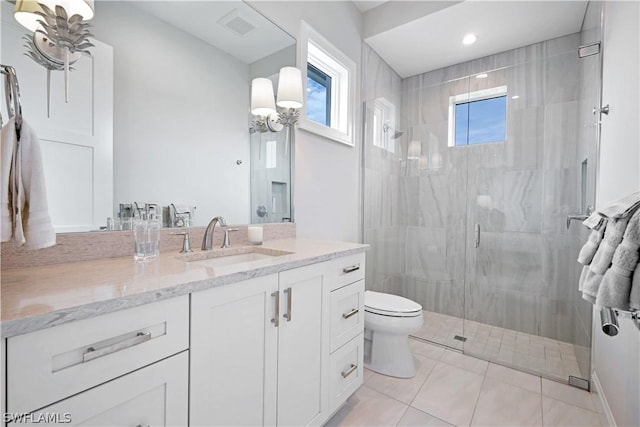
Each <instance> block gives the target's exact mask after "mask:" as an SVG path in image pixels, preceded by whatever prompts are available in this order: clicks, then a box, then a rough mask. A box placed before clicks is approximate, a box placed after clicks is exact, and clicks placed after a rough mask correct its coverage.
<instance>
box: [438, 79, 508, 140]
mask: <svg viewBox="0 0 640 427" xmlns="http://www.w3.org/2000/svg"><path fill="white" fill-rule="evenodd" d="M507 95H508V93H507V86H506V85H505V86H496V87H492V88H488V89H480V90H476V91H473V92H467V93H461V94H459V95H453V96H450V97H449V134H448V144H447V145H448V146H449V147H468V146H472V145H482V144H491V143H495V142H504V141H506V139H507V123H508V120H507V117H506V112H508V111H509V97H508V96H507ZM503 96H504V97H506V98H505V100H506V103H505V109H506V111H505V119H504V129H505V135H504V137H505V139H504V140H502V141H489V142H483V143H481V144H469V143H467V144H464V145H456V106H458V105H460V104H468V103H471V102H475V101H483V100H486V99H493V98H500V97H503Z"/></svg>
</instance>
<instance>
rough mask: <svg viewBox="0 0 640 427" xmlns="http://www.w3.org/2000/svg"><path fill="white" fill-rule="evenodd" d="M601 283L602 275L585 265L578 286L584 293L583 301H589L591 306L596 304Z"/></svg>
mask: <svg viewBox="0 0 640 427" xmlns="http://www.w3.org/2000/svg"><path fill="white" fill-rule="evenodd" d="M601 282H602V274H596V273H594V272H593V271H591V269H590V268H589V266H588V265H585V266H584V267H583V268H582V273H581V274H580V282H579V285H578V289H579V290H580V292H582V299H583V300H585V301H589V302H590V303H591V304H595V303H596V297H597V296H598V289H599V288H600V283H601Z"/></svg>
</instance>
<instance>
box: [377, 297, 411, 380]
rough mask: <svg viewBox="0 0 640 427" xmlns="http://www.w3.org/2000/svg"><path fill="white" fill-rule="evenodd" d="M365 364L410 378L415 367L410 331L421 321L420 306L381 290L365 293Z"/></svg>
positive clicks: (393, 375) (386, 372) (396, 375)
mask: <svg viewBox="0 0 640 427" xmlns="http://www.w3.org/2000/svg"><path fill="white" fill-rule="evenodd" d="M364 308H365V313H364V328H365V366H366V367H367V368H369V369H371V370H372V371H375V372H379V373H381V374H384V375H389V376H392V377H398V378H413V377H414V376H415V375H416V367H415V364H414V361H413V355H412V354H411V350H410V349H409V334H411V333H414V332H417V331H418V330H419V329H420V328H421V327H422V324H423V323H424V319H423V317H422V306H421V305H420V304H418V303H416V302H414V301H411V300H410V299H407V298H403V297H400V296H397V295H391V294H385V293H381V292H373V291H365V293H364Z"/></svg>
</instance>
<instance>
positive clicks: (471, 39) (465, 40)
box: [462, 33, 478, 45]
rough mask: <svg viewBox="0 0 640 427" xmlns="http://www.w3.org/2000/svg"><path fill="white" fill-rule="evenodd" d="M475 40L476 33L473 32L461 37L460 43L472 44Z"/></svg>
mask: <svg viewBox="0 0 640 427" xmlns="http://www.w3.org/2000/svg"><path fill="white" fill-rule="evenodd" d="M476 40H478V38H477V37H476V35H475V34H473V33H469V34H466V35H465V36H464V37H463V38H462V44H465V45H470V44H474V43H475V42H476Z"/></svg>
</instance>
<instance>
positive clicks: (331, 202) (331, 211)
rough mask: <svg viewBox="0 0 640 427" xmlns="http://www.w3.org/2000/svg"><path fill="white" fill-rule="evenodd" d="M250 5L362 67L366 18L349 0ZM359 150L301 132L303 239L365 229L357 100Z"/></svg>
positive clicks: (298, 216) (298, 187)
mask: <svg viewBox="0 0 640 427" xmlns="http://www.w3.org/2000/svg"><path fill="white" fill-rule="evenodd" d="M249 4H250V5H251V6H252V7H253V8H255V9H256V10H258V11H259V12H260V13H262V14H263V15H264V16H266V17H267V18H269V19H270V20H271V21H273V22H274V23H275V24H276V25H278V26H280V27H281V28H282V29H283V30H285V31H286V32H288V33H289V34H291V35H293V36H294V37H295V38H296V39H298V38H299V35H300V23H301V21H302V20H305V21H306V22H307V23H308V24H309V25H311V26H312V27H313V28H314V29H315V30H317V31H318V32H319V33H320V34H322V35H323V36H324V37H326V38H327V39H328V40H329V41H330V42H331V43H332V44H333V45H334V46H336V47H337V48H338V49H340V50H341V51H342V52H343V53H344V54H345V55H347V56H348V57H349V58H351V59H352V60H353V61H355V62H356V64H357V65H358V80H357V85H358V87H359V86H360V62H361V58H360V52H361V49H362V36H361V34H362V16H361V14H360V13H359V11H358V9H357V8H356V7H355V6H354V5H353V3H352V2H350V1H340V2H334V1H331V2H325V1H304V2H278V1H275V2H271V1H251V2H249ZM356 107H357V114H356V118H355V120H356V121H355V128H356V130H357V133H356V138H355V141H356V146H355V147H349V146H346V145H343V144H340V143H337V142H334V141H332V140H328V139H326V138H323V137H320V136H317V135H315V134H311V133H308V132H305V131H303V130H300V129H296V158H295V195H294V204H295V222H296V223H297V233H298V236H299V237H308V238H318V239H336V240H346V241H353V242H355V241H358V239H359V229H360V221H359V218H360V147H361V141H360V134H361V127H362V125H361V123H362V118H361V117H362V116H361V105H360V101H359V97H358V98H357V100H356Z"/></svg>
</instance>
